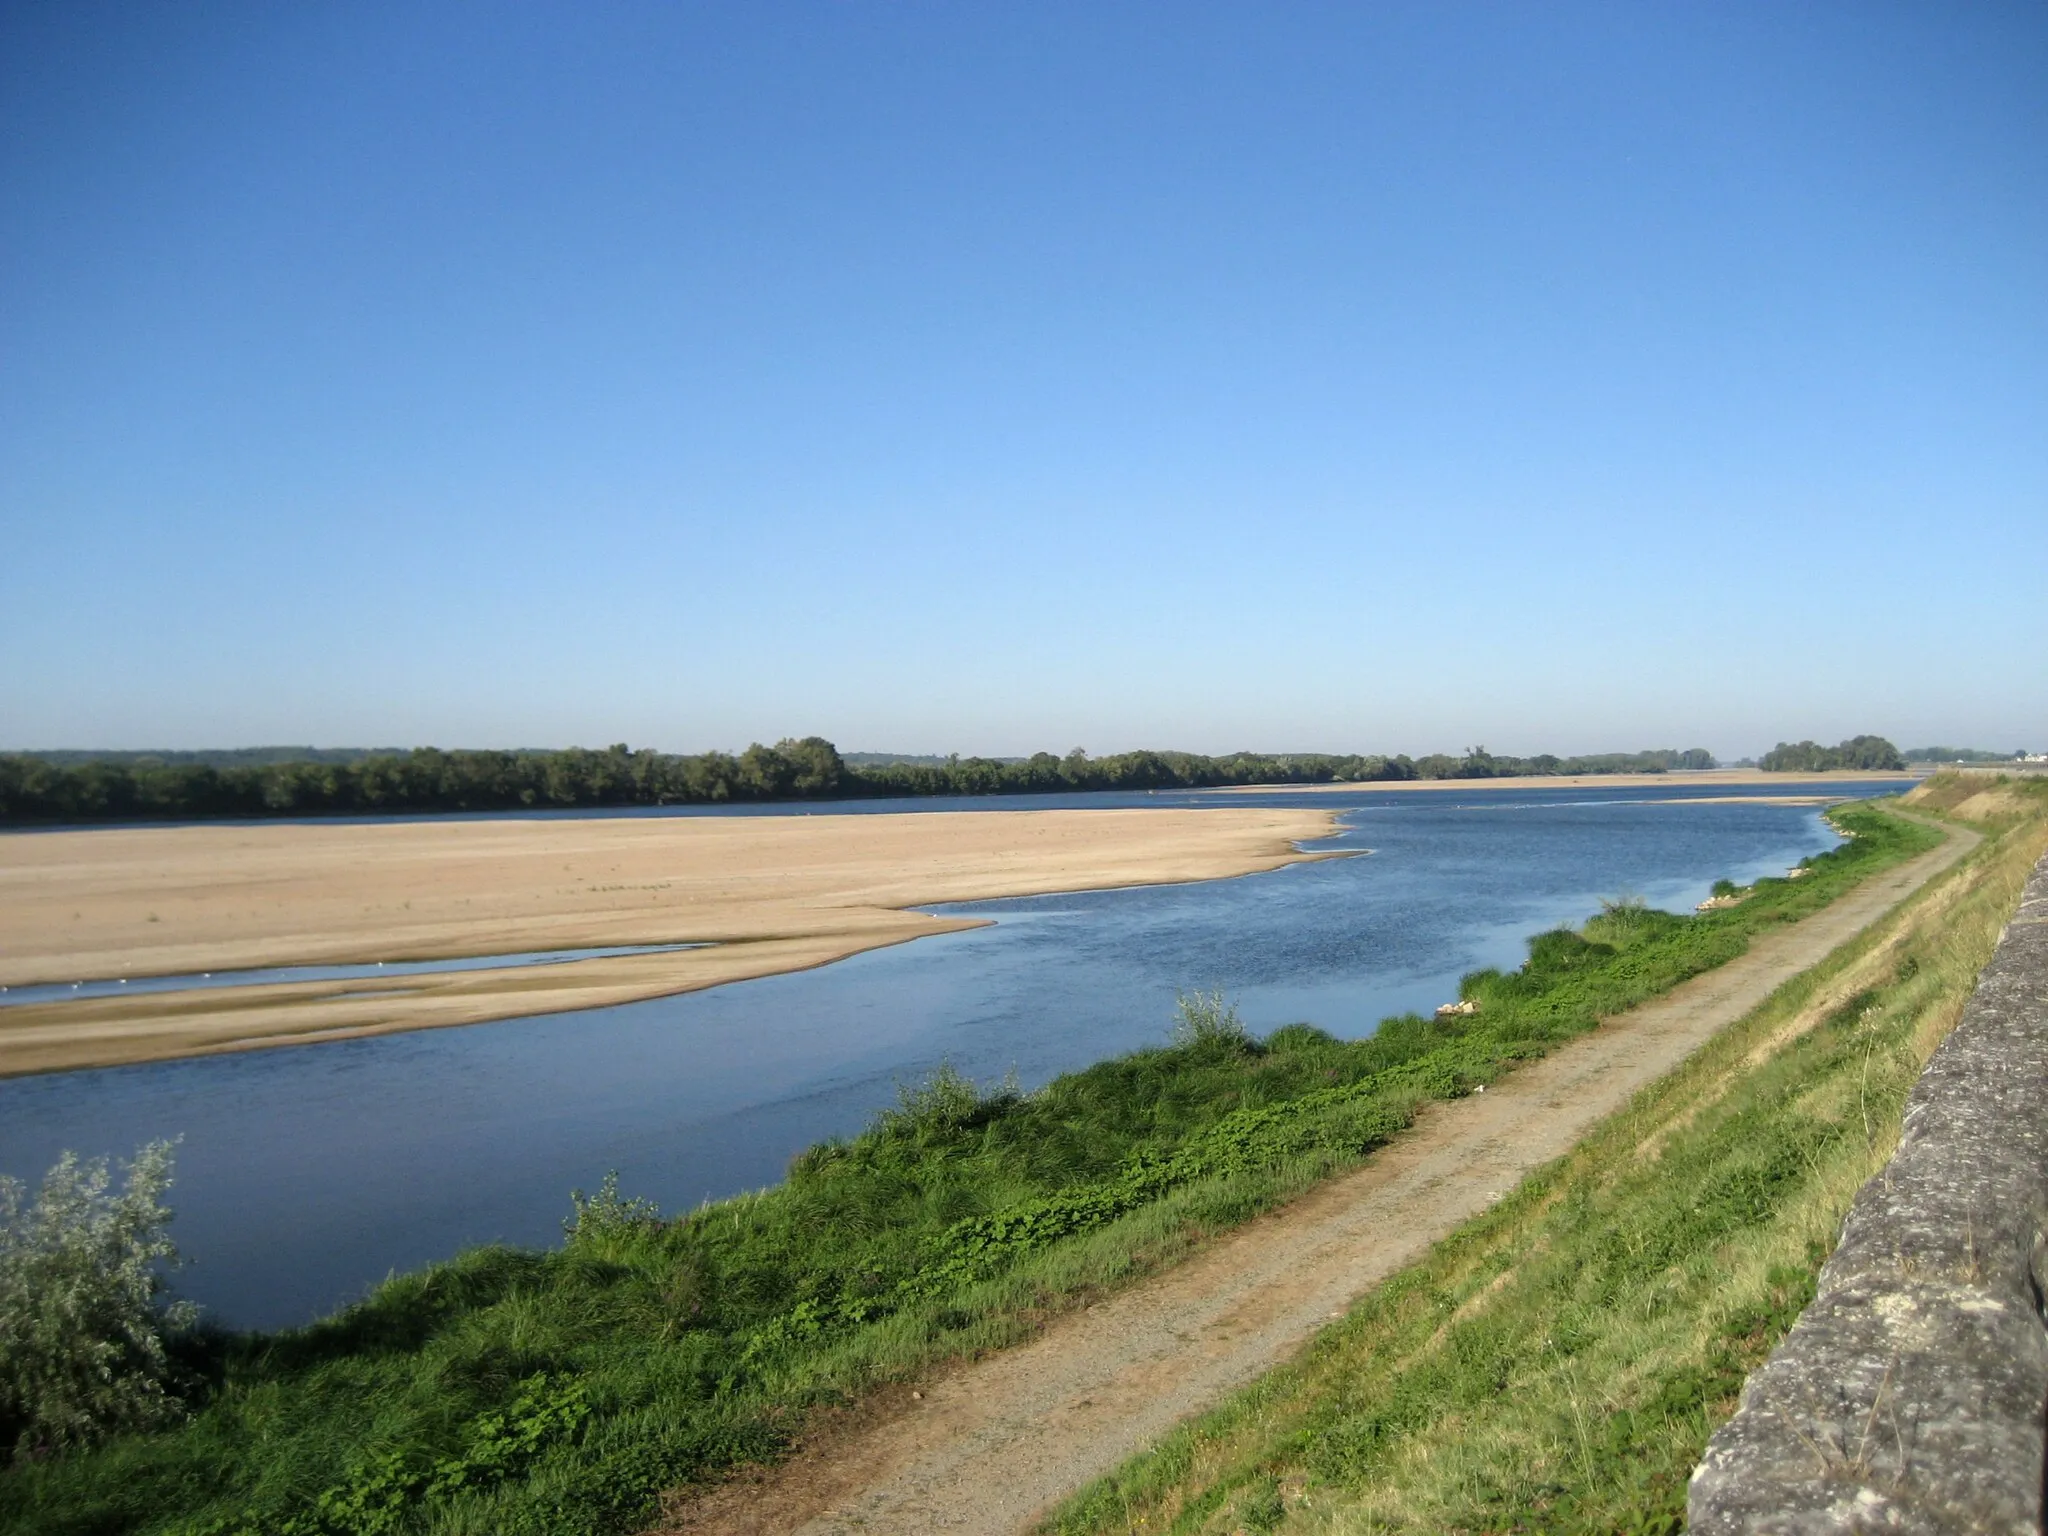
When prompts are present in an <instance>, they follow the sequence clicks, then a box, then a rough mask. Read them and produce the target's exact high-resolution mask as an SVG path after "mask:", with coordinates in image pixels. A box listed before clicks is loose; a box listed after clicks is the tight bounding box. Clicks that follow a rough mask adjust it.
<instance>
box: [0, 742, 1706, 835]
mask: <svg viewBox="0 0 2048 1536" xmlns="http://www.w3.org/2000/svg"><path fill="white" fill-rule="evenodd" d="M1713 766H1714V759H1713V756H1712V754H1710V753H1709V752H1707V751H1706V749H1705V748H1703V747H1692V748H1688V749H1686V750H1685V751H1682V752H1681V751H1672V750H1660V751H1651V752H1627V753H1623V752H1615V753H1606V754H1601V755H1598V756H1593V757H1569V758H1559V757H1552V756H1549V755H1544V756H1539V757H1496V756H1495V755H1493V754H1492V753H1490V752H1488V751H1487V750H1486V749H1485V748H1484V747H1474V748H1472V749H1471V750H1469V751H1467V752H1466V753H1465V754H1463V755H1462V756H1459V757H1451V756H1448V755H1446V754H1442V753H1434V754H1431V755H1429V756H1427V757H1422V758H1409V757H1405V756H1395V757H1380V756H1358V755H1355V754H1354V755H1349V756H1330V755H1325V754H1320V753H1284V754H1279V755H1270V754H1264V753H1257V752H1237V753H1232V754H1229V755H1227V756H1223V757H1204V756H1201V755H1199V754H1197V753H1192V752H1122V753H1117V754H1115V755H1113V756H1109V757H1090V756H1088V754H1087V753H1085V752H1081V751H1079V750H1076V751H1073V752H1069V753H1068V754H1067V755H1066V756H1065V757H1055V756H1054V755H1053V754H1052V753H1050V752H1040V753H1038V754H1036V755H1035V756H1032V757H1028V758H989V757H967V758H961V757H951V758H944V759H939V760H936V761H923V760H918V761H867V762H863V763H858V764H854V763H848V762H847V761H845V760H844V759H843V758H841V756H840V755H839V752H838V750H837V749H836V748H835V747H834V746H833V745H832V743H831V742H829V741H826V740H824V739H823V738H822V737H817V736H806V737H804V738H803V739H802V740H786V741H781V742H777V743H776V744H775V745H774V746H772V747H768V746H762V745H760V744H759V743H756V744H755V745H753V746H751V747H749V748H747V750H746V751H744V752H742V753H740V754H739V755H738V756H733V755H731V754H729V753H725V752H704V753H699V754H696V755H694V756H691V755H679V754H676V753H669V752H655V751H650V750H646V749H642V750H640V751H632V750H629V749H628V748H627V747H625V746H624V745H623V744H621V745H617V746H612V747H608V748H606V749H605V750H604V751H602V752H590V751H585V750H583V749H582V748H576V747H572V748H569V749H567V750H565V751H560V752H443V751H440V750H438V749H436V748H432V747H421V748H418V749H416V750H414V751H410V752H353V751H347V750H330V751H324V752H316V751H314V750H312V749H310V748H309V749H305V750H304V751H303V752H299V751H298V749H290V748H253V749H249V750H248V751H246V752H237V753H205V752H184V753H166V754H163V755H161V756H157V755H152V754H146V753H107V754H99V755H94V754H89V753H79V752H61V753H46V754H16V755H12V756H8V755H0V823H7V822H16V823H20V822H54V823H77V822H94V821H138V820H151V819H165V820H172V819H175V820H192V819H196V818H203V817H218V816H310V815H391V814H399V813H406V812H417V813H431V812H449V811H520V810H565V809H573V808H577V807H603V806H659V805H721V804H727V803H732V802H747V801H778V800H830V799H858V798H862V797H877V796H932V795H1009V794H1051V793H1063V792H1064V793H1072V792H1076V791H1091V790H1148V789H1206V788H1214V787H1219V786H1226V785H1255V784H1329V783H1338V782H1358V783H1387V782H1399V781H1402V780H1406V779H1459V778H1465V779H1472V778H1502V777H1511V776H1516V775H1522V774H1536V775H1547V774H1573V773H1663V772H1666V771H1668V770H1670V769H1673V768H1711V767H1713Z"/></svg>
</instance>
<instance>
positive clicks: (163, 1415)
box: [0, 1141, 197, 1458]
mask: <svg viewBox="0 0 2048 1536" xmlns="http://www.w3.org/2000/svg"><path fill="white" fill-rule="evenodd" d="M172 1145H173V1144H172V1143H171V1142H168V1141H153V1142H151V1143H150V1144H149V1145H148V1146H146V1147H144V1148H142V1150H141V1151H139V1152H137V1153H136V1154H135V1161H133V1162H132V1163H129V1164H127V1165H125V1168H124V1170H123V1174H124V1176H123V1179H122V1188H121V1192H120V1193H119V1194H114V1193H112V1192H111V1184H112V1179H111V1176H110V1175H109V1173H108V1170H107V1160H106V1159H105V1158H103V1157H102V1158H94V1159H92V1160H91V1161H81V1160H80V1159H79V1157H78V1155H77V1154H76V1153H72V1152H66V1153H65V1154H64V1155H63V1156H62V1157H61V1158H59V1159H58V1160H57V1165H56V1166H55V1167H54V1168H52V1169H51V1170H50V1171H49V1173H48V1174H47V1175H46V1176H45V1177H44V1179H43V1184H42V1188H41V1189H39V1190H38V1191H37V1192H36V1196H35V1199H34V1200H33V1201H30V1200H28V1198H27V1194H28V1192H27V1190H26V1188H25V1187H24V1186H23V1185H22V1183H21V1181H20V1180H18V1179H12V1178H8V1177H6V1176H5V1175H0V1441H11V1442H12V1443H13V1445H14V1454H15V1456H16V1457H17V1458H22V1457H27V1456H32V1455H35V1454H38V1453H40V1452H44V1451H49V1450H55V1449H60V1448H63V1447H66V1446H74V1445H84V1444H89V1443H90V1442H92V1441H94V1440H97V1439H99V1438H101V1437H103V1436H105V1435H108V1434H112V1433H113V1432H115V1431H117V1430H121V1429H139V1428H147V1427H150V1426H153V1425H158V1424H164V1423H168V1422H171V1421H173V1420H176V1419H178V1418H181V1417H183V1415H184V1411H185V1410H184V1405H183V1404H182V1403H181V1402H180V1401H179V1400H178V1398H177V1396H176V1395H175V1393H174V1390H173V1389H174V1386H175V1384H176V1383H175V1376H176V1372H175V1370H174V1368H173V1365H172V1362H171V1359H170V1355H169V1351H168V1349H167V1347H166V1340H167V1338H169V1337H170V1336H171V1335H174V1334H175V1333H177V1332H179V1331H181V1330H183V1329H187V1328H190V1327H191V1326H192V1324H193V1322H194V1320H195V1318H196V1316H197V1308H195V1307H194V1306H193V1305H192V1303H190V1302H189V1301H180V1302H174V1303H169V1304H166V1302H165V1301H164V1299H163V1296H162V1291H163V1288H164V1275H163V1272H164V1270H165V1269H166V1268H169V1267H172V1266H175V1265H176V1264H177V1262H178V1249H177V1245H176V1244H175V1243H173V1242H172V1241H171V1238H170V1234H169V1232H168V1230H167V1228H168V1227H169V1225H170V1220H171V1212H170V1209H169V1207H167V1206H166V1205H165V1204H164V1203H163V1197H164V1193H165V1191H166V1190H168V1189H169V1188H170V1187H171V1170H172V1161H173V1159H172Z"/></svg>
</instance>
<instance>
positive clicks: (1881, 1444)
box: [1690, 859, 2048, 1536]
mask: <svg viewBox="0 0 2048 1536" xmlns="http://www.w3.org/2000/svg"><path fill="white" fill-rule="evenodd" d="M2044 1285H2048V859H2044V860H2043V861H2042V862H2041V864H2040V865H2038V866H2037V867H2036V868H2035V870H2034V873H2033V877H2032V878H2031V879H2030V880H2029V881H2028V883H2027V888H2026V894H2025V895H2024V897H2023V898H2022V900H2021V903H2020V909H2019V911H2018V912H2017V913H2016V914H2015V915H2014V917H2013V920H2012V922H2011V923H2010V924H2009V925H2008V927H2007V928H2006V931H2005V933H2004V935H2003V937H2002V938H2001V939H2000V941H1999V946H1998V950H1997V953H1996V954H1995V955H1994V956H1993V957H1992V960H1991V963H1990V965H1988V966H1986V967H1985V969H1984V973H1983V975H1982V976H1981V977H1979V978H1978V982H1977V990H1976V993H1975V995H1974V996H1973V997H1972V998H1971V999H1970V1003H1969V1005H1968V1007H1967V1008H1966V1009H1965V1011H1964V1013H1963V1017H1962V1020H1961V1022H1960V1023H1959V1024H1957V1026H1956V1028H1955V1031H1954V1032H1953V1033H1952V1034H1951V1035H1950V1036H1949V1038H1948V1039H1947V1040H1946V1041H1944V1042H1943V1043H1942V1045H1941V1047H1940V1049H1938V1050H1937V1051H1936V1052H1935V1053H1934V1056H1933V1059H1932V1060H1930V1061H1929V1062H1928V1064H1927V1070H1926V1072H1925V1073H1923V1074H1922V1076H1921V1078H1920V1081H1919V1083H1918V1084H1916V1085H1915V1087H1914V1089H1913V1092H1912V1094H1911V1096H1910V1097H1909V1098H1908V1100H1907V1103H1906V1116H1905V1126H1904V1130H1903V1133H1902V1135H1901V1137H1900V1142H1899V1149H1898V1152H1897V1153H1896V1155H1894V1156H1893V1158H1892V1160H1891V1162H1890V1163H1889V1164H1888V1165H1887V1166H1886V1168H1885V1170H1884V1172H1883V1173H1881V1174H1879V1175H1878V1176H1877V1177H1876V1178H1874V1179H1872V1180H1871V1181H1870V1182H1869V1183H1868V1184H1866V1185H1865V1186H1864V1187H1863V1189H1862V1191H1861V1192H1860V1193H1859V1194H1858V1195H1857V1197H1856V1201H1855V1204H1854V1205H1853V1206H1852V1207H1851V1209H1850V1212H1849V1217H1848V1220H1847V1221H1846V1222H1845V1223H1844V1224H1843V1227H1842V1242H1841V1246H1840V1247H1839V1248H1837V1249H1836V1250H1835V1254H1834V1257H1833V1258H1831V1259H1829V1260H1828V1262H1827V1266H1826V1267H1825V1268H1824V1269H1823V1270H1822V1271H1821V1275H1820V1288H1819V1294H1818V1295H1817V1296H1816V1297H1815V1299H1814V1303H1813V1305H1812V1306H1811V1307H1809V1308H1807V1310H1806V1312H1805V1314H1804V1315H1803V1316H1802V1317H1801V1318H1800V1319H1799V1322H1798V1323H1797V1325H1795V1326H1794V1328H1793V1329H1792V1331H1791V1333H1790V1334H1788V1335H1787V1336H1786V1338H1785V1340H1784V1342H1783V1343H1782V1344H1781V1345H1780V1346H1779V1348H1778V1350H1777V1352H1776V1353H1775V1354H1773V1355H1772V1356H1771V1358H1770V1359H1769V1360H1768V1361H1767V1362H1766V1363H1765V1364H1764V1366H1763V1367H1762V1368H1761V1369H1760V1370H1758V1371H1757V1372H1756V1373H1755V1374H1754V1375H1752V1376H1751V1377H1750V1379H1749V1381H1748V1383H1747V1385H1745V1386H1744V1387H1743V1390H1742V1402H1741V1406H1740V1407H1739V1409H1738V1410H1737V1412H1736V1414H1735V1417H1734V1418H1733V1419H1731V1420H1729V1422H1728V1423H1727V1424H1726V1425H1724V1426H1723V1427H1722V1429H1721V1432H1720V1433H1719V1434H1717V1435H1715V1436H1714V1438H1713V1440H1712V1441H1711V1442H1709V1444H1708V1446H1707V1454H1706V1457H1705V1459H1704V1460H1702V1461H1701V1463H1700V1465H1699V1467H1698V1469H1697V1470H1696V1471H1695V1472H1694V1473H1693V1479H1692V1489H1691V1511H1690V1524H1691V1528H1692V1530H1693V1531H1695V1532H1698V1533H1701V1536H1725V1533H1733V1532H1744V1533H1765V1532H1769V1533H1779V1532H1785V1533H1791V1532H1800V1533H1806V1532H1838V1531H1839V1532H1849V1531H1857V1532H1876V1531H1899V1532H1909V1533H1920V1532H1926V1533H1935V1532H1940V1533H1949V1532H1965V1531H1967V1532H2001V1533H2003V1532H2012V1533H2019V1532H2027V1533H2029V1536H2040V1533H2041V1531H2042V1492H2043V1473H2044V1466H2043V1453H2044V1447H2048V1422H2044V1407H2048V1326H2044V1322H2043V1310H2042V1297H2043V1289H2044Z"/></svg>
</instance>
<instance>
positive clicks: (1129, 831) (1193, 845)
mask: <svg viewBox="0 0 2048 1536" xmlns="http://www.w3.org/2000/svg"><path fill="white" fill-rule="evenodd" d="M1334 830H1335V821H1334V816H1333V815H1332V813H1330V812H1327V811H1321V810H1314V809H1310V808H1307V807H1304V808H1302V809H1300V810H1273V809H1263V808H1254V807H1249V806H1246V807H1238V806H1219V807H1217V808H1215V809H1203V810H1149V809H1148V810H1100V811H1096V810H1085V811H1076V810H1049V811H996V812H975V811H957V812H956V811H941V812H921V813H912V814H902V815H890V814H871V815H838V816H834V815H794V816H745V817H675V818H652V817H646V818H642V817H625V818H596V817H593V818H564V819H559V820H535V819H524V820H522V819H502V820H477V821H421V822H390V823H381V824H375V825H359V824H341V823H329V824H320V823H314V824H306V823H274V824H261V823H258V824H249V823H237V824H233V825H219V824H216V825H205V826H176V827H142V828H132V827H128V828H114V829H108V830H104V831H99V830H77V831H54V832H29V833H18V834H13V835H10V836H6V837H0V935H4V939H0V986H20V985H23V984H27V983H34V982H66V981H74V980H81V979H99V978H113V977H122V976H129V977H141V976H155V975H173V974H185V973H199V972H206V971H225V970H242V969H249V968H254V967H265V966H279V965H305V964H318V963H327V964H339V963H351V962H374V961H378V960H384V961H393V960H431V959H457V958H467V957H470V956H476V955H506V954H514V953H518V952H521V951H530V950H549V949H568V948H590V947H598V946H610V945H627V944H665V943H686V942H695V943H702V944H706V945H708V946H709V947H707V948H703V949H696V950H688V951H683V952H679V953H670V954H650V955H630V956H616V957H610V958H602V959H589V960H579V961H575V962H572V963H568V964H560V965H547V966H538V967H529V968H523V969H504V968H499V969H487V970H474V971H465V972H458V973H453V974H446V975H415V976H408V977H405V978H404V979H403V981H402V982H398V981H394V982H393V983H391V984H388V985H379V984H375V983H370V984H366V983H364V982H362V981H321V982H294V983H288V984H265V985H256V986H240V987H232V988H215V989H208V990H196V991H187V992H172V993H161V992H160V993H154V994H143V995H137V996H134V997H112V998H104V999H99V998H95V999H87V1000H79V1001H70V1002H56V1003H32V1004H20V1005H15V1006H10V1007H6V1008H0V1076H11V1075H17V1074H21V1073H26V1072H48V1071H59V1070H65V1069H69V1068H76V1067H88V1066H109V1065H114V1064H117V1063H122V1062H134V1061H152V1060H161V1059H164V1058H168V1057H174V1056H189V1055H198V1054H204V1053H210V1052H215V1051H226V1050H246V1049H251V1048H256V1047H262V1046H270V1045H283V1044H295V1043H306V1042H311V1041H314V1040H322V1039H336V1038H342V1037H346V1036H352V1035H364V1034H381V1033H387V1032H390V1031H396V1030H406V1029H425V1028H432V1027H436V1026H442V1025H452V1024H475V1023H481V1022H484V1021H486V1020H490V1019H503V1018H510V1017H514V1016H519V1015H527V1014H536V1013H556V1012H561V1011H563V1010H567V1009H576V1008H594V1007H602V1006H605V1005H608V1004H613V1003H623V1002H631V1001H635V1000H638V999H642V998H649V997H660V996H665V995H668V994H671V993H676V992H687V991H693V990H696V989H698V988H701V987H709V986H716V985H718V984H719V983H721V982H727V981H738V980H743V979H746V978H749V977H755V976H767V975H772V974H774V973H777V972H782V971H792V970H801V969H803V968H805V967H808V966H815V965H823V964H825V963H827V962H828V961H832V960H837V959H841V958H843V957H844V956H847V955H850V954H854V953H857V952H858V951H860V950H864V949H873V948H877V947H879V946H882V945H886V944H899V943H902V942H904V941H905V940H908V939H914V938H919V937H922V936H923V935H926V934H933V933H944V932H948V931H951V930H954V929H959V928H967V927H974V926H977V925H976V924H975V923H974V922H972V921H968V920H962V919H951V918H939V917H933V916H930V915H927V914H924V913H920V912H914V911H908V910H905V909H906V908H910V907H917V906H931V905H936V904H938V903H942V902H955V901H974V900H986V899H990V898H994V897H1002V896H1027V895H1037V894H1042V893H1047V892H1053V891H1069V890H1095V889H1103V888H1107V887H1112V886H1127V885H1154V884H1165V883H1170V882H1176V881H1185V880H1212V879H1218V878H1222V877H1226V876H1232V875H1243V874H1252V873H1255V872H1258V871H1261V870H1269V869H1277V868H1279V867H1280V866H1282V865H1285V864H1290V863H1295V862H1299V861H1301V860H1303V859H1308V858H1318V857H1328V856H1329V855H1324V854H1305V853H1302V852H1301V851H1299V849H1298V848H1297V847H1296V844H1297V843H1298V842H1300V841H1303V840H1309V839H1315V838H1320V837H1326V836H1328V835H1330V833H1331V832H1332V831H1334Z"/></svg>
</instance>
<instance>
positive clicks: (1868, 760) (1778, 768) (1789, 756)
mask: <svg viewBox="0 0 2048 1536" xmlns="http://www.w3.org/2000/svg"><path fill="white" fill-rule="evenodd" d="M1756 765H1757V767H1759V768H1761V769H1763V770H1764V772H1766V773H1836V772H1839V771H1841V770H1843V769H1855V770H1863V771H1869V770H1875V771H1877V772H1880V773H1885V772H1889V773H1896V772H1899V771H1900V770H1902V769H1904V768H1905V766H1906V760H1905V758H1904V757H1902V756H1900V755H1899V749H1898V748H1897V747H1895V746H1893V745H1892V744H1891V743H1890V742H1888V741H1886V740H1885V739H1884V738H1883V737H1882V736H1851V737H1850V738H1849V739H1848V740H1847V741H1841V742H1837V743H1836V744H1835V745H1834V746H1832V747H1824V746H1822V745H1821V744H1820V743H1819V742H1817V741H1781V742H1779V743H1778V744H1777V745H1776V746H1775V747H1773V748H1771V750H1770V751H1768V752H1766V753H1765V754H1764V755H1763V756H1762V757H1760V758H1758V759H1757V764H1756Z"/></svg>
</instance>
